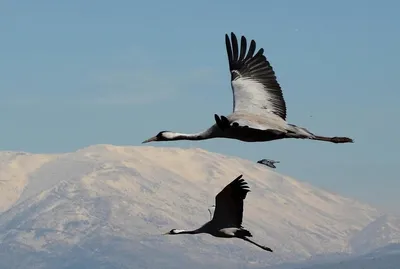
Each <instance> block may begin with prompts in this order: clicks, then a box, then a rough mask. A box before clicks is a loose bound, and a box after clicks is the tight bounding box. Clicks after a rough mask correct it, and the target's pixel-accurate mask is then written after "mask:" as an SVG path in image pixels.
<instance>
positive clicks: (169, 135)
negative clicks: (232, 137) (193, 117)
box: [164, 128, 215, 140]
mask: <svg viewBox="0 0 400 269" xmlns="http://www.w3.org/2000/svg"><path fill="white" fill-rule="evenodd" d="M164 137H165V139H167V140H205V139H210V138H213V137H215V135H214V133H213V131H212V129H211V128H210V129H207V130H205V131H203V132H199V133H195V134H185V133H177V132H166V133H164Z"/></svg>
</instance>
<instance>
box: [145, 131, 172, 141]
mask: <svg viewBox="0 0 400 269" xmlns="http://www.w3.org/2000/svg"><path fill="white" fill-rule="evenodd" d="M175 137H176V135H175V133H173V132H169V131H162V132H159V133H158V134H157V135H156V136H153V137H150V138H149V139H147V140H145V141H143V142H142V144H144V143H149V142H153V141H169V140H173V139H174V138H175Z"/></svg>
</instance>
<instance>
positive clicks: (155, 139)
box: [142, 136, 157, 144]
mask: <svg viewBox="0 0 400 269" xmlns="http://www.w3.org/2000/svg"><path fill="white" fill-rule="evenodd" d="M152 141H157V136H153V137H150V138H149V139H147V140H145V141H143V142H142V144H144V143H149V142H152Z"/></svg>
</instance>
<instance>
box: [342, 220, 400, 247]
mask: <svg viewBox="0 0 400 269" xmlns="http://www.w3.org/2000/svg"><path fill="white" fill-rule="evenodd" d="M394 243H400V218H399V217H396V216H390V215H387V214H385V215H382V216H380V217H379V218H377V219H376V220H374V221H373V222H371V223H370V224H368V225H367V226H366V227H365V228H364V229H362V230H361V231H360V232H359V233H357V234H355V235H354V236H353V237H352V238H351V240H350V246H351V248H352V250H353V252H355V253H359V254H364V253H367V252H369V251H372V250H374V249H376V248H378V247H379V248H380V247H384V246H386V245H389V244H394Z"/></svg>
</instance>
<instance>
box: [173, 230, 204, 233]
mask: <svg viewBox="0 0 400 269" xmlns="http://www.w3.org/2000/svg"><path fill="white" fill-rule="evenodd" d="M199 233H201V232H199V231H198V230H192V231H187V230H175V232H174V234H199Z"/></svg>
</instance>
